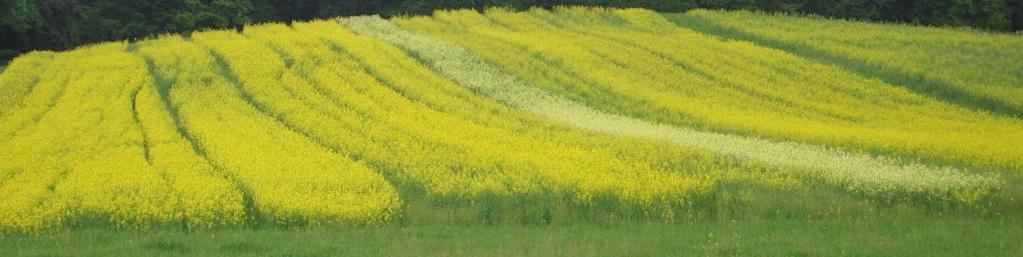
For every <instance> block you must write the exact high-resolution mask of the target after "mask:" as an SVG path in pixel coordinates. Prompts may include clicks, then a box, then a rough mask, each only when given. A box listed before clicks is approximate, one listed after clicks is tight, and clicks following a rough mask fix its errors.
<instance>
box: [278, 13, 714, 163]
mask: <svg viewBox="0 0 1023 257" xmlns="http://www.w3.org/2000/svg"><path fill="white" fill-rule="evenodd" d="M293 26H294V27H295V28H296V30H298V31H299V32H301V33H304V34H306V35H310V36H312V35H316V36H322V37H325V38H330V40H329V41H331V42H335V43H336V44H337V45H338V46H339V47H342V48H345V49H347V50H348V51H347V52H349V53H350V54H351V55H352V56H353V57H355V58H358V59H359V60H360V62H362V63H365V64H366V66H367V69H371V70H373V73H374V76H376V77H377V78H379V79H381V80H383V81H386V82H387V83H388V86H389V87H392V88H393V89H394V90H396V91H399V92H400V94H402V95H403V96H406V97H409V98H410V99H414V100H415V101H418V102H422V103H424V104H426V105H428V106H430V107H431V108H434V109H437V110H439V111H442V112H446V113H452V114H457V115H458V116H459V117H463V118H466V119H471V120H472V121H474V122H476V123H480V124H484V125H486V126H491V127H500V128H504V129H506V130H510V131H515V132H516V133H522V134H528V135H531V136H532V137H536V138H543V139H544V140H547V141H551V142H559V143H563V144H584V145H588V146H590V147H597V148H601V149H607V150H610V151H615V155H617V156H619V157H626V156H628V157H629V158H632V161H638V162H649V163H655V164H656V165H658V166H662V167H664V168H667V169H671V170H674V171H679V172H689V173H701V172H716V171H721V170H724V169H731V168H734V167H732V166H731V165H732V164H726V163H725V162H727V161H724V160H721V159H715V158H713V157H711V156H710V155H708V154H706V153H700V152H696V151H692V150H689V149H683V148H680V147H676V146H668V145H658V143H657V142H652V141H638V140H622V139H614V140H611V139H612V138H605V137H602V136H600V135H599V134H588V133H579V131H577V130H575V129H574V128H572V127H570V126H561V125H559V124H557V123H553V122H549V121H546V120H544V119H542V118H541V117H537V116H534V115H532V114H529V113H527V112H521V111H518V110H515V109H511V108H508V107H507V106H505V105H502V104H500V103H498V102H496V101H493V100H492V99H488V98H485V97H480V96H478V95H476V94H474V93H472V92H471V91H468V90H467V89H466V88H465V87H462V86H459V85H458V84H455V83H452V82H451V81H449V80H447V79H444V78H442V77H440V76H439V75H438V74H436V73H434V72H431V71H430V70H429V69H428V68H427V67H425V66H423V64H421V63H419V62H417V61H415V60H414V59H412V58H409V57H408V56H407V54H405V53H404V52H403V51H401V50H400V49H397V48H394V47H389V46H380V44H379V43H377V42H372V41H366V40H358V39H359V38H358V37H351V36H347V37H339V36H338V35H341V34H343V33H325V32H326V31H333V30H336V29H337V28H332V26H337V25H336V24H323V22H313V23H297V24H294V25H293ZM353 40H357V41H353ZM305 48H307V49H314V48H315V47H313V46H309V45H306V46H305ZM320 56H323V55H320ZM409 73H412V74H409ZM406 77H412V78H415V80H408V79H405V78H406Z"/></svg>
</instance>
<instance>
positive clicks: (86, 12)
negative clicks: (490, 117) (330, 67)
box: [0, 0, 1023, 64]
mask: <svg viewBox="0 0 1023 257" xmlns="http://www.w3.org/2000/svg"><path fill="white" fill-rule="evenodd" d="M1021 2H1023V0H144V1H139V0H0V64H3V63H6V61H7V60H9V59H10V58H12V57H13V56H15V55H17V54H19V53H21V52H25V51H29V50H37V49H49V50H62V49H68V48H72V47H74V46H77V45H81V44H86V43H92V42H99V41H107V40H120V39H134V38H142V37H146V36H151V35H156V34H160V33H188V32H190V31H193V30H196V29H201V28H241V26H243V25H244V24H247V23H257V22H265V21H293V20H309V19H316V18H327V17H335V16H350V15H364V14H381V15H383V16H390V15H398V14H406V15H413V14H429V13H431V12H432V11H433V10H435V9H453V8H475V9H478V10H483V9H486V8H489V7H494V6H503V7H508V8H514V9H525V8H530V7H546V8H550V7H552V6H558V5H589V6H608V7H643V8H649V9H653V10H657V11H665V12H681V11H686V10H690V9H694V8H714V9H746V10H763V11H768V12H786V13H802V14H816V15H821V16H826V17H837V18H849V19H859V20H871V21H890V22H905V23H914V24H923V25H947V26H971V27H976V28H981V29H986V30H992V31H1019V30H1021V28H1023V3H1021Z"/></svg>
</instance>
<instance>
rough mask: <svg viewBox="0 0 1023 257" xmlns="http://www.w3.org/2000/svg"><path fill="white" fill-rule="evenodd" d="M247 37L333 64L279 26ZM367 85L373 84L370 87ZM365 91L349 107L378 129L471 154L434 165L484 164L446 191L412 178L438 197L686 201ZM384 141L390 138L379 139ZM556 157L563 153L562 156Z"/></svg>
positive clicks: (568, 153)
mask: <svg viewBox="0 0 1023 257" xmlns="http://www.w3.org/2000/svg"><path fill="white" fill-rule="evenodd" d="M334 26H335V27H334V28H333V30H327V29H322V30H320V31H319V32H320V33H322V34H329V35H338V34H342V35H343V34H346V33H343V32H342V30H340V29H341V28H340V27H338V26H337V25H334ZM327 31H331V32H329V33H324V32H327ZM347 34H348V35H349V36H348V38H349V39H342V38H345V37H335V39H339V40H344V41H345V42H348V43H342V44H338V45H339V46H342V47H349V46H367V45H372V44H377V45H380V43H378V42H373V41H367V40H366V39H358V38H354V37H353V35H351V33H350V32H348V33H347ZM246 35H250V36H252V37H256V38H261V39H262V40H266V41H269V44H270V45H273V48H276V49H279V50H280V51H281V52H285V53H286V54H285V55H286V57H284V59H286V60H296V59H300V57H302V56H307V57H308V56H321V59H329V58H322V57H323V56H329V55H327V54H325V53H317V54H315V55H310V54H309V53H306V52H303V50H305V49H320V50H321V51H323V48H322V46H317V45H316V43H317V42H315V40H314V42H308V39H306V38H308V37H300V36H297V35H293V32H290V31H288V30H287V29H286V27H283V26H280V25H264V26H260V27H255V28H250V29H248V30H246ZM269 35H274V36H273V37H270V36H269ZM282 39H287V40H282ZM289 41H290V42H289ZM304 41H305V42H304ZM299 42H301V44H295V43H299ZM300 45H301V46H300ZM367 51H369V52H373V51H372V49H361V50H358V51H351V52H352V53H366V52H367ZM392 51H393V50H392ZM312 59H316V58H312ZM294 64H297V65H312V63H304V62H302V63H300V62H295V63H294ZM316 68H318V67H316V66H313V67H292V69H293V70H296V71H302V70H313V69H316ZM378 71H379V70H378ZM314 81H316V80H315V79H314ZM366 82H372V81H366ZM410 82H412V80H406V81H403V82H401V83H410ZM316 84H321V86H323V87H355V85H336V86H335V85H334V84H332V83H331V81H329V80H319V81H316ZM373 84H375V83H370V84H367V85H373ZM363 90H364V91H363V92H362V93H361V94H367V93H368V94H371V95H372V97H368V98H366V99H364V100H359V101H353V102H351V103H349V104H348V105H346V106H347V107H349V108H358V109H361V110H363V111H364V112H368V113H370V114H371V115H367V116H369V117H374V118H378V119H383V120H382V121H381V122H379V124H392V125H391V126H395V125H397V126H398V127H397V129H401V130H406V131H409V132H412V133H413V134H412V135H413V136H414V137H416V138H420V140H425V141H427V142H443V143H442V145H448V146H447V147H455V148H456V149H457V148H460V149H464V150H455V152H452V153H457V152H458V151H469V152H467V153H472V155H469V156H464V157H455V156H446V157H447V158H444V159H437V160H435V162H438V161H439V162H445V159H446V162H448V163H451V164H449V165H459V164H458V162H457V160H460V159H466V157H470V156H473V157H472V158H470V159H469V160H471V159H480V158H482V159H481V161H482V162H480V163H478V164H471V163H470V165H469V166H468V167H470V169H464V168H461V169H463V170H462V171H461V172H474V173H473V174H475V175H472V176H473V178H468V179H470V180H464V181H463V182H462V183H458V181H452V182H456V183H445V185H443V186H441V185H432V186H430V185H431V183H436V182H439V181H438V180H437V178H438V176H440V177H444V175H442V174H441V173H436V172H432V174H430V175H429V176H417V175H411V177H412V178H411V179H413V180H417V181H419V182H418V183H421V184H426V185H427V188H428V189H431V188H432V190H433V191H434V192H435V193H437V194H440V195H449V194H452V193H454V192H448V191H450V190H453V189H457V188H459V187H460V186H462V187H467V189H468V192H464V193H468V194H469V195H476V194H479V193H482V192H486V191H489V192H491V193H498V194H509V193H510V194H511V195H516V194H521V193H529V192H533V191H536V190H537V189H539V188H537V186H538V185H548V187H549V188H547V189H550V190H553V191H555V192H569V191H572V192H579V193H577V194H579V195H578V197H580V199H581V200H584V201H585V200H586V199H589V198H590V197H592V196H593V195H597V194H611V195H617V197H619V198H622V199H629V200H632V201H635V202H636V203H639V204H641V205H651V204H654V201H655V199H658V198H660V197H667V199H666V200H667V201H670V202H671V204H679V203H680V201H681V200H682V199H680V198H678V196H671V195H668V194H666V193H668V191H664V192H661V191H656V190H653V189H658V188H661V187H657V186H656V185H657V184H656V183H653V180H650V182H646V183H645V184H648V185H651V187H652V188H651V189H645V190H641V191H626V190H624V188H622V187H619V186H615V187H613V188H609V187H608V186H610V184H600V183H603V182H600V181H601V180H595V179H596V178H593V177H592V176H591V177H590V178H587V177H580V175H579V174H575V175H573V173H574V172H572V171H571V170H569V169H566V168H565V167H559V166H554V165H552V163H548V161H550V160H555V159H557V160H560V161H562V162H566V163H567V164H565V165H573V166H575V167H576V168H577V169H581V170H593V171H602V170H608V168H607V167H604V168H600V165H596V164H597V163H595V162H593V161H592V160H585V162H584V160H583V159H580V157H578V156H589V155H590V154H587V152H585V151H580V150H581V149H578V150H574V149H572V148H565V147H559V146H553V145H547V146H544V145H542V144H541V145H537V144H538V143H539V142H535V141H534V140H531V139H528V138H521V137H516V136H512V135H507V134H505V133H503V132H501V131H500V130H496V129H493V128H484V127H479V126H478V125H473V124H471V123H465V122H464V121H461V119H460V118H456V117H451V116H449V115H446V114H442V113H438V112H435V111H433V110H431V109H429V108H426V106H423V105H421V104H418V103H413V102H410V101H409V100H407V99H404V98H403V97H402V96H401V95H399V94H396V92H393V91H390V90H388V89H386V87H383V86H382V85H376V86H372V87H368V88H364V89H363ZM357 95H360V92H352V93H349V94H345V95H343V96H341V98H346V99H351V98H353V97H354V96H357ZM277 100H280V99H277ZM370 102H378V103H373V104H372V105H367V104H369V103H370ZM375 105H379V106H375ZM383 105H386V107H384V106H383ZM410 113H415V114H416V115H414V116H410V115H409V114H410ZM424 121H428V122H424ZM431 124H432V125H431ZM438 124H443V125H442V126H441V127H445V128H448V129H444V130H439V129H437V128H438V127H437V125H438ZM339 125H340V126H350V125H346V124H339ZM450 128H457V129H456V131H459V132H458V133H451V132H450ZM309 129H310V130H315V128H311V127H310V128H309ZM381 136H386V135H381ZM484 138H486V139H488V140H484ZM334 140H337V139H334ZM340 140H343V139H340ZM488 141H494V142H488ZM341 143H342V145H347V144H344V143H345V142H344V141H341ZM502 148H508V149H537V150H538V151H540V153H529V152H526V153H516V151H514V150H512V151H509V150H500V149H502ZM548 149H550V150H548ZM537 150H534V151H537ZM548 151H549V152H548ZM558 151H561V152H558ZM509 153H515V154H513V155H509ZM573 153H575V154H573ZM424 154H428V153H424ZM432 155H442V154H441V152H435V153H433V154H432ZM515 155H522V156H521V157H519V158H526V159H519V160H516V159H513V158H509V157H515ZM552 155H553V156H555V157H551V156H552ZM501 156H503V157H501ZM541 156H544V157H541ZM557 156H560V157H557ZM392 158H393V157H392ZM537 158H542V159H537ZM604 159H607V158H604ZM477 162H478V161H477ZM605 162H607V161H605ZM616 163H617V162H616V161H614V159H611V162H610V164H613V165H619V166H622V165H623V164H616ZM494 164H499V165H500V166H503V167H504V168H500V169H499V170H490V169H493V168H485V169H481V170H476V171H474V170H473V169H474V168H471V167H481V168H482V167H489V166H493V165H494ZM461 165H464V164H461ZM522 165H527V166H522ZM527 167H535V168H533V169H539V170H536V171H530V170H531V169H530V168H527ZM579 167H582V168H579ZM587 167H590V168H587ZM625 167H630V166H629V165H625V166H624V167H623V168H625ZM632 167H634V166H632ZM494 168H497V167H494ZM637 168H638V167H637ZM554 169H556V171H557V172H552V171H550V170H554ZM631 169H635V168H631ZM541 171H545V172H551V173H554V174H560V175H559V176H554V177H552V176H551V175H550V174H547V173H544V172H541ZM640 171H642V170H640ZM536 172H541V173H536ZM629 173H630V174H632V175H630V176H626V177H622V178H617V179H616V180H618V181H619V182H620V183H624V184H626V185H628V184H630V183H629V182H630V181H634V180H640V179H641V180H647V178H645V176H647V175H644V173H634V172H631V171H630V172H629ZM607 175H611V174H607ZM665 175H666V174H665ZM573 176H575V177H573ZM615 177H617V175H615ZM566 179H567V180H566ZM473 180H482V181H473ZM660 180H662V181H664V182H662V183H665V182H666V183H678V182H685V180H679V179H677V178H672V176H664V175H661V178H660ZM544 181H547V182H544ZM575 183H583V185H581V186H579V187H578V188H576V187H573V186H569V185H572V184H575ZM675 185H676V186H674V187H672V188H676V189H672V191H674V190H678V189H685V188H689V187H687V186H683V185H682V184H675ZM679 186H682V187H679ZM615 188H617V189H615ZM462 190H463V191H464V190H466V188H463V189H462ZM632 190H635V189H632ZM658 190H660V189H658ZM670 194H677V193H670ZM657 204H668V203H657ZM657 207H660V208H665V207H662V206H657Z"/></svg>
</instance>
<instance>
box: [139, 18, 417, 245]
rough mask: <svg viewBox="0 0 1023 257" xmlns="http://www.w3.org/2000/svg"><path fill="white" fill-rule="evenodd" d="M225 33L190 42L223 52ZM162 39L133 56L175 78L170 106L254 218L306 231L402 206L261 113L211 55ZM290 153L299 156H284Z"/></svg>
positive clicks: (385, 189)
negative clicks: (233, 182)
mask: <svg viewBox="0 0 1023 257" xmlns="http://www.w3.org/2000/svg"><path fill="white" fill-rule="evenodd" d="M231 35H234V36H236V34H233V32H203V33H196V34H194V35H193V36H194V37H195V40H196V41H200V42H202V43H203V44H209V45H216V46H217V47H221V48H229V47H230V46H232V45H231V44H232V39H233V36H231ZM161 40H165V42H162V43H160V44H155V45H153V46H148V47H140V49H139V51H140V52H144V53H150V54H151V55H152V56H150V58H151V59H152V60H153V61H154V62H155V64H156V66H157V68H158V70H160V71H161V72H162V73H163V76H166V77H168V78H172V79H174V80H175V83H174V85H173V88H172V90H171V97H170V98H171V100H172V104H173V105H174V106H176V107H177V108H179V109H178V110H179V113H180V114H181V117H182V120H183V123H185V125H186V127H187V130H188V131H189V132H190V133H191V134H192V135H193V136H194V137H195V138H196V140H197V141H198V142H199V143H200V144H201V146H202V147H203V149H205V152H206V153H207V155H208V157H209V159H211V160H213V161H214V162H215V163H216V164H217V166H220V167H224V168H226V169H227V171H229V172H230V173H231V174H232V175H233V176H234V177H236V178H237V179H238V180H239V181H240V182H242V183H243V184H244V187H245V189H246V190H249V191H250V193H251V195H252V200H253V201H254V202H253V203H252V204H253V205H254V207H255V208H256V209H257V211H258V212H259V213H251V215H261V216H262V217H253V218H255V219H260V218H266V219H270V221H271V222H276V223H285V224H291V223H303V224H309V225H317V224H374V223H381V222H386V221H388V220H390V219H391V218H393V215H394V214H395V213H396V212H397V210H398V208H399V206H400V200H399V199H398V198H397V194H396V192H395V191H394V188H393V187H391V186H390V184H388V183H387V181H386V180H384V179H383V178H382V177H380V176H379V175H377V174H375V173H374V172H372V171H371V170H369V169H368V168H366V167H365V166H363V165H361V164H359V163H356V162H353V161H352V160H350V159H347V158H344V157H343V156H339V155H337V154H334V153H330V152H329V151H327V149H323V148H321V147H320V146H318V145H316V144H315V143H313V142H311V141H309V139H308V138H305V137H303V136H301V135H299V134H296V133H295V132H293V131H289V129H288V128H287V127H285V126H283V125H282V124H279V123H277V121H275V120H274V119H273V118H272V117H269V116H266V114H264V113H261V112H259V111H258V110H257V109H255V108H254V107H253V106H251V105H250V103H248V102H247V101H245V100H244V99H243V97H244V96H243V95H242V93H241V92H239V91H238V89H237V88H236V87H237V86H238V85H232V83H234V82H235V81H230V80H229V79H228V78H225V77H224V76H223V75H221V72H225V71H228V70H222V69H221V68H220V65H221V64H220V63H218V61H217V60H216V59H215V57H214V56H212V55H211V54H210V51H209V50H206V49H203V48H202V47H200V46H198V45H196V44H192V43H189V42H185V41H183V40H182V39H180V38H166V39H161ZM147 48H152V49H147ZM228 51H234V50H228ZM225 56H227V55H225ZM225 59H228V60H229V59H230V57H225ZM230 63H231V64H235V65H240V64H239V62H237V61H235V62H230ZM223 68H227V67H223ZM231 68H234V66H232V67H231ZM295 155H301V156H302V158H282V157H286V156H295Z"/></svg>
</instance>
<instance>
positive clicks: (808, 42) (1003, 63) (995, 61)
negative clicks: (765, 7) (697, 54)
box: [686, 10, 1023, 110]
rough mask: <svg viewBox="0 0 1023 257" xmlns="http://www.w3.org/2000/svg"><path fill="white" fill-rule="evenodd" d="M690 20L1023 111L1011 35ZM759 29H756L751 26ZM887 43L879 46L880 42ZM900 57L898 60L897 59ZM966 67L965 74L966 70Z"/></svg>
mask: <svg viewBox="0 0 1023 257" xmlns="http://www.w3.org/2000/svg"><path fill="white" fill-rule="evenodd" d="M686 15H689V16H693V17H696V18H702V19H706V20H708V21H711V22H713V23H714V24H716V25H719V26H724V27H726V28H729V29H735V30H738V31H741V32H744V33H750V34H752V35H755V36H760V37H765V38H769V39H772V40H778V41H781V42H784V43H789V44H796V45H799V46H800V47H806V48H811V49H815V50H819V51H824V52H826V53H831V54H838V55H841V56H844V57H849V58H853V59H855V60H860V61H863V62H865V63H868V64H871V65H877V66H880V67H884V69H889V70H892V71H896V72H902V73H906V74H913V75H918V76H921V77H924V78H926V79H932V80H937V81H943V82H947V83H948V84H949V86H952V87H955V88H957V89H959V90H962V91H964V92H965V93H967V94H973V95H976V96H979V97H982V98H986V99H989V100H992V101H997V102H1001V103H1005V104H1008V105H1010V106H1013V107H1014V108H1016V109H1017V110H1020V108H1023V100H1020V99H1023V88H1021V87H1019V85H1023V75H1021V74H1020V73H1019V70H1023V61H1021V59H1023V53H1021V51H1019V49H1020V48H1023V39H1020V38H1019V37H1014V36H1012V35H998V34H988V33H983V32H978V31H956V30H947V29H935V28H917V27H910V26H888V25H884V26H883V29H882V26H881V25H874V24H869V23H862V22H851V21H842V20H825V19H813V18H801V17H786V16H775V15H766V14H758V13H751V12H715V11H706V10H699V11H693V12H690V13H687V14H686ZM752 24H757V26H751V25H752ZM882 38H883V39H884V40H878V39H882ZM895 56H897V57H898V58H893V57H895ZM964 67H965V68H964Z"/></svg>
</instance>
